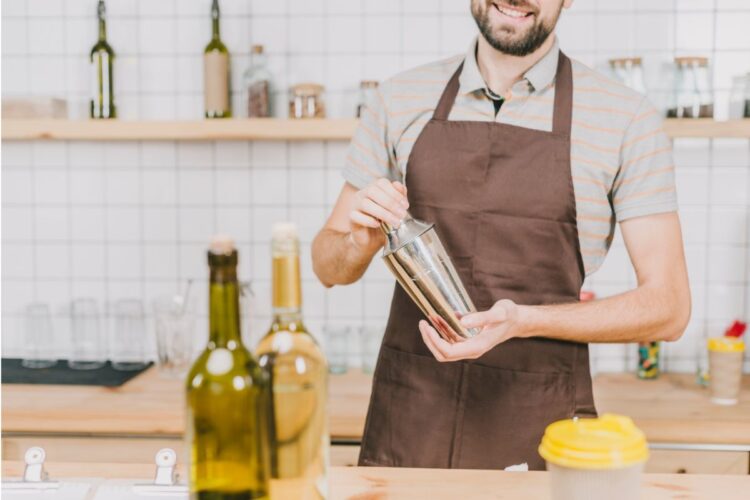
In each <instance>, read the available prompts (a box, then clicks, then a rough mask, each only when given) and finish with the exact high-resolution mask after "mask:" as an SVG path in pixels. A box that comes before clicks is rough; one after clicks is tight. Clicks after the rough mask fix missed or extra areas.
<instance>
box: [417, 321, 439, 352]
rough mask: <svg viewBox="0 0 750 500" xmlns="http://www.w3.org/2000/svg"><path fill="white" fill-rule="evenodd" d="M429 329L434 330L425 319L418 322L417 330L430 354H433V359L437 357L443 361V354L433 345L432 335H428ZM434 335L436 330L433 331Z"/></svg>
mask: <svg viewBox="0 0 750 500" xmlns="http://www.w3.org/2000/svg"><path fill="white" fill-rule="evenodd" d="M430 330H432V331H433V332H435V329H434V328H432V327H431V326H430V325H429V324H428V323H427V322H426V321H424V320H422V321H420V322H419V332H420V333H421V334H422V340H423V341H424V343H425V345H426V346H427V349H429V350H430V352H431V353H432V355H433V356H435V359H437V360H438V361H445V358H444V356H443V354H442V353H441V352H440V350H438V349H437V347H436V346H435V343H434V341H433V337H432V336H430ZM435 335H436V336H437V332H435Z"/></svg>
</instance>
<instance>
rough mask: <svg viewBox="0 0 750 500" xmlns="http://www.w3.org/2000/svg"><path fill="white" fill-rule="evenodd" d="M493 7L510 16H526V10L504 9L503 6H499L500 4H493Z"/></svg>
mask: <svg viewBox="0 0 750 500" xmlns="http://www.w3.org/2000/svg"><path fill="white" fill-rule="evenodd" d="M495 7H497V10H499V11H500V12H502V13H503V14H505V15H506V16H510V17H526V12H519V11H517V10H510V9H505V8H503V7H501V6H499V5H497V4H496V5H495Z"/></svg>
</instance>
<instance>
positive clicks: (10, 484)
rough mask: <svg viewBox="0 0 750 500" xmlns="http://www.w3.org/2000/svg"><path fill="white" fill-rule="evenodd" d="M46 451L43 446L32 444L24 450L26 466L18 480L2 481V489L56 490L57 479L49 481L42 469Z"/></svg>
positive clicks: (57, 486) (58, 484)
mask: <svg viewBox="0 0 750 500" xmlns="http://www.w3.org/2000/svg"><path fill="white" fill-rule="evenodd" d="M45 458H47V453H46V452H45V451H44V448H41V447H39V446H34V447H32V448H29V449H28V450H26V454H25V455H24V457H23V459H24V462H26V466H25V467H24V470H23V478H22V479H21V480H20V481H3V489H9V490H56V489H58V488H59V487H60V483H59V482H57V481H50V480H49V475H48V474H47V471H46V470H44V460H45Z"/></svg>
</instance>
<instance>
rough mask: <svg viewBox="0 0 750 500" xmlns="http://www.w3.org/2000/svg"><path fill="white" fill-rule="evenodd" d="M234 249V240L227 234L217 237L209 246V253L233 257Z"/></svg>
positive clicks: (212, 239)
mask: <svg viewBox="0 0 750 500" xmlns="http://www.w3.org/2000/svg"><path fill="white" fill-rule="evenodd" d="M234 249H235V248H234V240H233V239H232V238H231V236H228V235H226V234H217V235H215V236H214V237H213V238H211V243H210V244H209V245H208V251H209V252H211V253H212V254H216V255H231V254H232V252H233V251H234Z"/></svg>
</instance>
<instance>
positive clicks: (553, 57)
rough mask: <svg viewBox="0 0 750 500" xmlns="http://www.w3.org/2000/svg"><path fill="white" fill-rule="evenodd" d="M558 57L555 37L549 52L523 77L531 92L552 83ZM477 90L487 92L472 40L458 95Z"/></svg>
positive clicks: (460, 77) (474, 41)
mask: <svg viewBox="0 0 750 500" xmlns="http://www.w3.org/2000/svg"><path fill="white" fill-rule="evenodd" d="M553 36H555V35H553ZM558 57H559V44H558V41H557V36H555V41H554V43H553V44H552V47H551V48H550V49H549V51H548V52H547V53H546V54H544V56H543V57H542V58H541V59H539V61H537V63H536V64H534V65H533V66H532V67H531V68H529V69H528V70H527V71H526V73H524V75H523V78H524V80H525V81H526V82H527V83H528V84H529V85H530V86H531V89H532V90H536V91H538V90H541V89H543V88H545V87H546V86H548V85H549V84H551V83H552V81H553V80H554V79H555V74H556V73H557V59H558ZM477 90H482V91H484V92H485V93H488V92H489V89H488V88H487V84H486V83H485V82H484V78H482V74H481V73H480V72H479V65H478V64H477V39H476V38H474V40H472V42H471V44H470V46H469V50H468V51H467V52H466V57H465V58H464V67H463V69H462V70H461V75H460V76H459V93H461V94H470V93H472V92H476V91H477Z"/></svg>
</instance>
